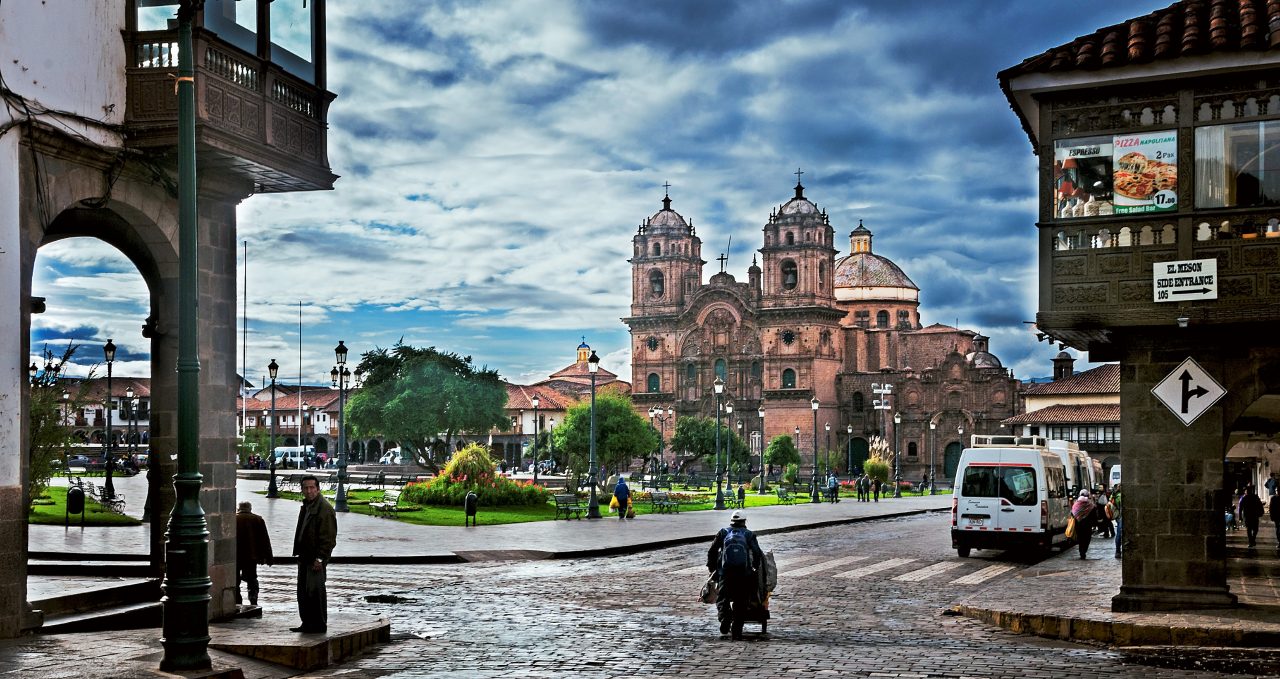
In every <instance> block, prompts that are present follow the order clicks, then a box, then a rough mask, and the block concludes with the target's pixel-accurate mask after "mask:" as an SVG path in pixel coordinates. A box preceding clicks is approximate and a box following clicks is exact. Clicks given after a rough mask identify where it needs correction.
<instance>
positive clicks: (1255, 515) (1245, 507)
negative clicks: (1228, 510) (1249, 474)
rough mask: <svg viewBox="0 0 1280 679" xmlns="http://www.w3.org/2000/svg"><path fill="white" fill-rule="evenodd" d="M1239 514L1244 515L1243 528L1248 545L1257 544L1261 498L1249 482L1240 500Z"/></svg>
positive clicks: (1260, 516)
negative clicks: (1247, 536) (1246, 535)
mask: <svg viewBox="0 0 1280 679" xmlns="http://www.w3.org/2000/svg"><path fill="white" fill-rule="evenodd" d="M1240 515H1241V516H1242V517H1244V530H1245V532H1246V533H1248V535H1249V547H1256V546H1257V544H1258V522H1259V521H1261V520H1262V499H1261V498H1259V497H1258V493H1257V489H1256V488H1255V487H1254V485H1253V484H1252V483H1251V484H1249V486H1248V487H1247V488H1245V489H1244V497H1243V498H1242V499H1241V500H1240Z"/></svg>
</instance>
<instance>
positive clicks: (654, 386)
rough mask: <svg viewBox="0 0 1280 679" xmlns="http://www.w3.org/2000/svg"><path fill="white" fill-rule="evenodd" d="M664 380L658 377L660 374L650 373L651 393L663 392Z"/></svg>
mask: <svg viewBox="0 0 1280 679" xmlns="http://www.w3.org/2000/svg"><path fill="white" fill-rule="evenodd" d="M661 387H662V380H661V379H660V378H659V377H658V373H649V393H657V392H659V391H662V389H661Z"/></svg>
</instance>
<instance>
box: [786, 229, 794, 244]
mask: <svg viewBox="0 0 1280 679" xmlns="http://www.w3.org/2000/svg"><path fill="white" fill-rule="evenodd" d="M795 244H796V235H795V234H794V233H791V232H790V231H788V232H787V245H795Z"/></svg>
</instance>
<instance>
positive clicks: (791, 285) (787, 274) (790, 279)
mask: <svg viewBox="0 0 1280 679" xmlns="http://www.w3.org/2000/svg"><path fill="white" fill-rule="evenodd" d="M797 282H798V277H797V273H796V263H795V262H793V261H791V260H789V259H788V260H786V261H784V262H783V263H782V289H783V290H794V289H795V287H796V283H797Z"/></svg>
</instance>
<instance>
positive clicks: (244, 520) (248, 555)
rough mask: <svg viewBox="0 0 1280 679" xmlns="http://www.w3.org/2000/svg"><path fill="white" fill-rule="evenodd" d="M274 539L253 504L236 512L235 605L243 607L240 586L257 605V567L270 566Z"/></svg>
mask: <svg viewBox="0 0 1280 679" xmlns="http://www.w3.org/2000/svg"><path fill="white" fill-rule="evenodd" d="M272 561H273V555H272V554H271V536H270V535H267V522H266V521H263V520H262V517H261V516H258V515H257V514H254V513H253V504H251V503H249V502H241V503H240V507H239V509H238V510H237V511H236V603H237V604H238V603H241V602H242V601H243V599H241V598H240V583H241V582H244V583H246V584H247V585H248V588H249V604H250V605H251V606H257V605H258V564H264V563H265V564H267V565H268V566H270V565H271V563H272Z"/></svg>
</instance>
